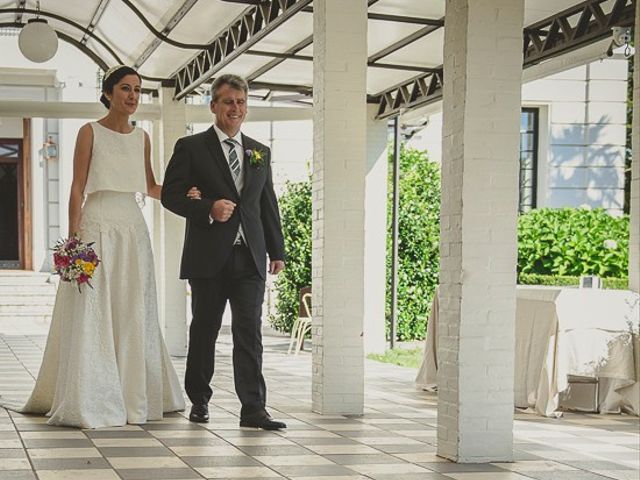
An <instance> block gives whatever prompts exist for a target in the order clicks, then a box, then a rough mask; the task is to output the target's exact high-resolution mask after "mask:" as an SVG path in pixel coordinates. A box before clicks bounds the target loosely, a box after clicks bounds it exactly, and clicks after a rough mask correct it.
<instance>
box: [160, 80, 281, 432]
mask: <svg viewBox="0 0 640 480" xmlns="http://www.w3.org/2000/svg"><path fill="white" fill-rule="evenodd" d="M247 92H248V86H247V82H246V81H245V80H244V79H243V78H241V77H238V76H236V75H222V76H220V77H218V78H217V79H216V80H215V81H214V83H213V85H212V87H211V97H212V98H211V104H210V108H211V111H212V112H213V113H214V114H215V123H214V125H213V126H211V128H209V129H208V130H207V131H206V132H202V133H198V134H196V135H191V136H189V137H184V138H181V139H180V140H178V142H177V143H176V145H175V149H174V151H173V155H172V157H171V160H170V161H169V165H168V167H167V171H166V174H165V179H164V185H163V187H162V204H163V205H164V206H165V207H166V208H168V209H169V210H171V211H172V212H174V213H176V214H178V215H180V216H182V217H185V218H186V220H187V223H186V230H185V239H184V249H183V251H182V264H181V267H180V278H183V279H188V280H189V284H190V285H191V294H192V296H191V303H192V312H193V320H192V322H191V327H190V330H189V353H188V356H187V370H186V374H185V389H186V391H187V395H188V396H189V399H190V400H191V403H192V405H193V406H192V407H191V413H190V415H189V419H190V420H191V421H193V422H207V421H208V420H209V410H208V403H209V399H210V398H211V395H212V393H213V392H212V390H211V387H210V386H209V382H210V381H211V378H212V376H213V371H214V359H215V343H216V339H217V338H218V332H219V330H220V325H221V322H222V314H223V312H224V310H225V306H226V304H227V301H228V302H229V303H230V305H231V312H232V325H231V331H232V334H233V371H234V382H235V388H236V393H237V394H238V398H239V399H240V402H241V403H242V409H241V411H240V426H241V427H254V428H263V429H267V430H276V429H280V428H286V425H285V424H284V423H282V422H278V421H275V420H273V419H272V418H271V417H270V416H269V414H268V413H267V411H266V409H265V403H266V387H265V382H264V377H263V376H262V334H261V330H260V327H261V315H262V301H263V298H264V290H265V276H266V266H267V253H268V255H269V260H270V262H269V273H271V274H274V275H277V274H278V273H279V272H280V271H281V270H282V269H283V268H284V240H283V236H282V230H281V226H280V214H279V212H278V202H277V199H276V196H275V193H274V191H273V183H272V178H271V155H270V151H269V148H268V147H267V146H265V145H263V144H261V143H259V142H257V141H255V140H253V139H252V138H249V137H247V136H246V135H243V134H242V132H241V127H242V122H243V121H244V119H245V116H246V114H247ZM192 185H197V186H198V188H199V189H200V190H201V192H202V198H201V199H200V200H193V199H189V198H186V197H185V195H184V192H186V191H188V190H189V188H190V187H191V186H192ZM185 186H187V188H185Z"/></svg>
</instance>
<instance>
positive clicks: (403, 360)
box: [367, 347, 423, 368]
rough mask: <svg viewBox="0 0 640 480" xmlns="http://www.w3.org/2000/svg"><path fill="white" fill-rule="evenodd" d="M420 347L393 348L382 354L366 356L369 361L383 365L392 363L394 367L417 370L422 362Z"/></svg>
mask: <svg viewBox="0 0 640 480" xmlns="http://www.w3.org/2000/svg"><path fill="white" fill-rule="evenodd" d="M422 353H423V349H422V347H418V348H411V349H407V348H394V349H392V350H387V351H386V352H384V353H383V354H379V353H371V354H369V355H367V358H368V359H370V360H375V361H377V362H383V363H393V364H394V365H400V366H401V367H411V368H418V367H419V366H420V363H421V362H422Z"/></svg>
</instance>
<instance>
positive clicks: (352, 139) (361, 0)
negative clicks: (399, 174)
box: [0, 0, 640, 462]
mask: <svg viewBox="0 0 640 480" xmlns="http://www.w3.org/2000/svg"><path fill="white" fill-rule="evenodd" d="M635 3H636V2H635V1H633V0H587V1H583V2H579V3H578V2H577V1H576V0H448V1H445V0H368V1H367V0H216V1H211V0H200V1H198V0H162V1H158V0H136V1H132V0H65V1H64V2H62V1H53V0H49V1H42V2H41V4H42V5H41V10H40V11H39V12H37V11H36V9H35V8H34V2H33V1H27V0H0V27H20V26H22V25H24V24H25V22H26V21H27V20H28V19H30V18H32V17H33V16H34V15H36V13H38V14H39V15H40V16H41V17H43V18H45V19H47V20H48V22H49V23H50V24H51V25H52V26H53V27H54V29H55V30H56V31H57V33H58V36H59V38H60V39H61V40H63V41H66V42H69V43H71V44H73V45H75V46H76V47H77V48H78V49H80V50H81V51H82V52H84V53H85V54H86V55H88V56H89V57H91V58H92V59H93V60H94V61H95V62H96V64H98V65H99V66H100V67H101V68H103V69H106V68H108V67H110V66H112V65H114V64H117V63H125V64H129V65H133V66H134V67H136V68H137V69H138V70H139V72H140V73H141V75H142V76H143V79H144V80H145V83H144V85H145V88H146V89H148V90H149V91H150V92H152V93H153V94H154V96H155V97H157V101H156V102H155V103H156V104H155V105H149V106H148V107H147V109H148V110H149V111H148V112H147V115H148V118H151V119H152V120H153V121H154V122H155V123H156V126H157V128H154V137H155V138H154V143H155V146H156V148H155V149H154V150H155V151H156V152H159V154H158V158H157V159H156V170H158V171H162V170H163V169H164V165H165V162H166V161H167V160H168V158H169V156H170V154H171V151H172V148H173V144H174V143H175V141H176V139H177V138H179V137H180V136H183V135H184V134H185V131H186V124H187V123H188V122H189V121H194V119H195V118H199V119H206V118H208V116H207V115H208V114H207V113H206V111H205V107H202V108H201V109H199V110H197V109H196V110H194V107H193V106H192V105H187V104H186V102H185V98H186V97H188V96H192V95H201V94H205V93H206V92H207V88H208V85H210V83H211V81H212V80H213V79H214V78H215V77H216V76H217V75H220V74H222V73H225V72H234V73H238V74H240V75H243V76H245V77H246V78H247V79H248V80H249V84H250V95H251V97H252V98H255V99H258V100H264V101H270V102H286V103H288V104H289V106H288V108H287V109H284V110H283V109H279V110H271V111H266V112H265V113H264V114H265V115H266V116H267V117H268V115H269V114H270V113H269V112H273V114H274V115H276V114H277V115H278V118H300V117H301V112H309V111H310V108H309V107H312V113H311V114H310V113H307V114H308V115H312V117H313V120H314V161H313V171H314V173H313V269H312V271H313V274H312V275H313V305H314V307H313V386H312V388H313V409H314V410H315V411H317V412H320V413H328V414H330V413H340V414H362V413H363V399H364V361H363V358H364V351H365V349H367V350H373V349H376V348H379V344H378V345H376V342H380V341H381V340H382V339H383V338H384V296H385V295H384V292H385V260H384V259H385V231H386V228H385V225H386V221H385V215H386V208H385V203H386V173H387V172H386V169H387V161H386V148H387V119H388V118H391V117H398V116H401V118H412V117H413V118H415V117H418V116H420V115H424V112H428V111H430V110H433V109H435V108H441V109H442V111H443V114H444V130H443V162H442V192H443V194H442V212H441V249H440V250H441V274H440V319H441V320H440V325H439V329H438V330H439V349H440V352H439V358H440V359H441V360H440V365H439V373H438V375H439V381H438V383H439V386H440V387H439V406H438V414H439V416H438V422H439V428H438V453H439V454H440V455H442V456H444V457H447V458H450V459H453V460H455V461H460V462H470V461H472V462H478V461H497V460H505V461H509V460H511V459H512V422H513V353H514V352H513V350H514V321H515V278H516V277H515V269H516V217H517V184H518V173H517V164H516V162H515V160H514V159H516V158H517V153H518V143H519V130H518V125H519V121H518V118H519V113H520V108H521V105H520V95H521V94H520V91H521V85H522V81H523V78H525V79H531V78H535V77H536V76H542V75H546V74H549V73H552V72H554V71H560V70H563V69H567V68H570V67H571V66H575V65H580V64H584V63H586V62H588V61H592V60H594V59H595V58H597V57H599V56H600V55H601V53H602V52H603V51H604V50H606V48H607V46H608V44H609V43H610V37H611V28H612V27H613V26H632V25H634V24H635V27H636V29H638V28H640V12H636V5H635ZM445 25H446V26H445ZM523 72H524V73H523ZM638 72H639V70H638V69H636V71H635V74H634V75H635V77H634V79H635V87H634V88H635V90H634V113H636V112H638V106H639V105H640V103H639V102H640V97H639V96H638V95H639V93H638V92H639V91H640V90H639V87H640V74H639V73H638ZM295 107H298V108H295ZM73 108H75V110H74V115H83V114H84V115H87V116H88V115H90V114H92V112H94V110H91V108H92V107H90V106H88V107H86V108H85V107H78V106H74V107H73ZM43 109H44V110H46V107H45V106H43V105H41V104H35V103H33V102H32V103H29V102H21V103H19V104H11V103H9V102H6V101H4V102H0V111H1V112H2V114H3V115H6V114H7V112H9V113H11V111H13V112H14V113H15V114H16V115H21V116H28V115H29V114H33V112H39V114H40V115H50V116H52V117H53V116H56V115H60V116H63V115H68V114H69V113H68V112H67V113H64V112H63V111H62V110H64V106H59V109H60V111H58V112H56V111H55V109H54V111H48V112H44V113H43ZM83 112H84V113H83ZM638 119H640V115H634V123H633V138H634V153H633V163H632V165H633V166H632V195H631V219H632V222H631V239H630V270H629V279H630V288H631V289H632V290H635V291H638V290H639V288H640V224H639V221H638V216H639V213H638V212H640V193H639V182H640V172H639V168H640V159H639V158H638V152H639V151H640V148H638V146H637V144H636V143H635V142H637V139H638V138H639V134H640V131H639V128H640V124H639V123H638ZM201 121H202V120H201ZM154 217H155V220H157V221H155V222H154V226H155V227H154V228H155V232H154V233H155V235H154V241H155V242H156V245H155V248H156V254H157V257H158V258H157V265H158V272H159V282H160V298H161V303H162V305H161V307H162V308H161V310H162V312H163V315H162V318H163V321H164V324H165V328H166V335H167V342H168V344H169V345H170V347H171V349H172V350H173V352H181V351H183V350H184V348H185V345H186V328H185V318H184V311H185V294H184V286H183V285H182V284H181V283H180V282H179V281H178V280H177V277H178V275H177V271H178V261H179V260H178V259H179V255H177V253H176V252H178V251H179V250H180V248H181V242H182V222H181V220H180V219H178V218H176V217H175V216H173V215H172V214H170V213H167V212H165V211H163V210H161V209H160V208H157V209H156V211H155V212H154Z"/></svg>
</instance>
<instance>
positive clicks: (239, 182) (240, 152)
mask: <svg viewBox="0 0 640 480" xmlns="http://www.w3.org/2000/svg"><path fill="white" fill-rule="evenodd" d="M213 128H214V130H215V132H216V135H218V139H219V140H220V147H221V148H222V153H224V158H225V159H226V160H227V166H228V167H229V172H230V173H231V178H233V173H232V172H231V166H230V165H229V152H230V151H231V150H230V149H229V145H227V144H226V143H224V141H225V140H227V139H230V140H233V143H234V145H235V151H236V155H237V156H238V161H239V162H240V173H239V174H238V178H237V179H235V184H236V190H238V193H242V187H243V186H244V149H243V148H242V132H240V131H238V133H236V134H235V135H234V136H233V137H230V136H229V135H227V134H226V133H224V132H223V131H222V130H220V129H219V128H218V126H217V125H216V124H214V125H213ZM213 222H214V219H213V217H212V216H211V215H209V223H213ZM240 240H243V241H244V242H245V243H246V240H245V236H244V232H243V231H242V224H240V227H239V228H238V233H237V234H236V240H235V243H238V242H239V241H240Z"/></svg>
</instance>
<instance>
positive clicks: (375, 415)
mask: <svg viewBox="0 0 640 480" xmlns="http://www.w3.org/2000/svg"><path fill="white" fill-rule="evenodd" d="M229 340H230V339H229V336H228V335H223V336H222V337H221V339H220V345H219V347H220V348H219V349H220V354H219V355H217V362H218V363H217V367H218V371H217V372H216V376H215V378H214V383H215V391H216V393H215V398H214V399H213V402H212V405H211V416H212V418H211V421H210V423H209V424H206V425H195V424H193V423H190V422H189V421H188V420H187V419H186V418H185V417H184V415H183V414H173V415H170V416H169V417H167V418H165V420H163V421H162V422H152V423H149V424H147V425H140V426H134V425H130V426H127V427H124V428H111V429H99V430H77V429H67V428H58V427H49V426H47V425H46V424H45V419H44V418H42V417H34V416H25V415H20V414H16V413H13V412H8V411H6V410H4V409H0V479H2V480H10V479H11V480H18V479H20V480H21V479H36V478H38V479H40V480H63V479H64V480H67V479H74V480H75V479H77V480H112V479H123V480H138V479H140V480H156V479H201V478H212V479H245V480H251V479H269V478H288V479H294V480H363V479H374V480H387V479H388V480H447V479H448V480H451V479H455V480H524V479H527V478H534V479H539V480H592V479H593V480H595V479H603V478H613V479H617V480H631V479H633V480H638V479H639V478H640V456H639V453H640V452H639V450H640V444H639V442H640V440H639V433H640V432H639V427H640V424H639V421H638V418H637V417H629V416H626V415H578V414H566V415H565V417H564V418H561V419H554V420H552V419H546V418H541V417H537V416H532V415H526V414H516V422H515V431H514V442H515V443H514V449H515V455H516V460H517V461H516V462H515V463H509V464H504V463H495V464H484V465H477V464H472V465H468V464H455V463H450V462H447V461H444V460H443V459H441V458H439V457H437V456H436V455H435V451H436V447H435V443H436V397H435V396H434V395H433V394H429V393H425V392H422V391H418V390H416V389H415V388H414V387H413V383H412V380H413V377H414V375H415V371H414V370H411V369H404V368H400V367H394V366H391V365H385V364H380V363H376V362H371V361H367V380H366V385H367V392H366V413H365V415H364V416H363V417H345V416H320V415H316V414H314V413H312V412H311V408H310V405H311V402H310V397H311V395H310V389H311V382H310V364H311V362H310V360H311V359H310V356H309V354H306V353H303V354H301V355H299V356H287V355H286V354H285V353H284V350H285V349H286V344H287V341H286V339H284V338H282V337H275V336H269V337H266V338H265V343H266V349H265V374H266V377H267V385H268V388H269V401H268V403H269V407H270V411H271V413H272V415H273V416H274V417H276V418H278V419H284V420H286V421H287V423H288V425H289V428H288V429H287V430H286V431H284V432H262V431H254V430H246V429H240V428H239V427H238V418H237V413H238V409H239V408H238V407H239V404H238V401H237V399H236V397H235V394H234V393H233V382H232V378H231V365H230V356H229V354H230V350H231V349H230V344H229ZM44 341H45V337H44V336H42V335H40V336H25V335H4V336H3V335H0V393H1V394H3V396H4V397H7V396H8V397H9V398H15V399H20V398H22V399H24V398H26V396H27V395H28V393H29V391H30V389H31V387H32V385H33V375H34V374H35V372H37V369H38V368H39V364H40V359H41V355H42V347H43V345H44ZM174 363H175V366H176V369H177V370H178V373H179V375H182V373H183V370H184V359H181V358H180V359H174Z"/></svg>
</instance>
